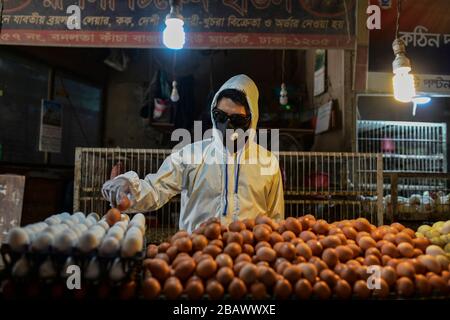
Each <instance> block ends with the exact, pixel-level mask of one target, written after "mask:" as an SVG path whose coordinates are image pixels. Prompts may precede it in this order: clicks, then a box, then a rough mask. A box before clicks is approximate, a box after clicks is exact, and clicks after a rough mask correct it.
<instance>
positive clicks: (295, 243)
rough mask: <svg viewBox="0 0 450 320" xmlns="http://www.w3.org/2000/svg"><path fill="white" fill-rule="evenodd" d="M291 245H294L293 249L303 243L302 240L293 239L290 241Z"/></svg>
mask: <svg viewBox="0 0 450 320" xmlns="http://www.w3.org/2000/svg"><path fill="white" fill-rule="evenodd" d="M291 243H292V244H293V245H294V247H295V246H297V245H298V244H300V243H305V241H303V240H302V239H300V238H295V239H292V240H291Z"/></svg>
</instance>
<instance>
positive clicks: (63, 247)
mask: <svg viewBox="0 0 450 320" xmlns="http://www.w3.org/2000/svg"><path fill="white" fill-rule="evenodd" d="M77 241H78V236H77V234H76V233H75V232H74V231H72V230H67V231H66V232H63V233H60V234H58V235H57V236H56V238H55V249H56V250H57V251H59V252H64V253H67V252H69V251H70V250H71V249H72V248H73V247H75V246H76V244H77Z"/></svg>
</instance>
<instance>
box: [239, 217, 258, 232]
mask: <svg viewBox="0 0 450 320" xmlns="http://www.w3.org/2000/svg"><path fill="white" fill-rule="evenodd" d="M242 222H243V223H244V224H245V227H246V228H247V230H253V228H254V227H255V219H244V220H242Z"/></svg>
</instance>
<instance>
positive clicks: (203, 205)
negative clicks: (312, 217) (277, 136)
mask: <svg viewBox="0 0 450 320" xmlns="http://www.w3.org/2000/svg"><path fill="white" fill-rule="evenodd" d="M225 89H237V90H241V91H243V92H244V93H245V95H246V97H247V101H248V105H249V108H250V112H251V116H252V117H251V123H250V129H253V130H250V135H249V139H248V140H247V142H246V144H247V146H248V149H249V150H251V149H252V148H255V150H256V153H255V154H258V161H257V162H254V163H250V162H249V161H247V162H246V161H241V160H245V159H246V158H247V157H250V156H249V154H251V152H237V153H235V154H233V155H228V156H225V153H223V152H222V151H223V142H222V139H221V137H220V136H219V137H218V138H217V136H216V134H217V131H218V130H213V139H204V140H201V141H197V142H195V143H193V144H190V145H187V146H185V147H183V148H182V149H180V150H179V151H176V152H173V153H172V154H171V155H170V156H169V157H168V158H167V159H166V160H165V161H164V163H163V164H162V166H161V167H160V169H159V170H158V172H157V173H152V174H148V175H147V176H146V177H145V179H140V178H139V176H138V175H137V174H136V173H135V172H127V173H125V174H123V175H121V176H119V177H117V178H120V177H122V178H126V179H128V180H129V181H130V191H131V193H132V194H133V196H134V199H135V204H134V205H133V208H132V209H131V210H132V211H140V212H142V211H151V210H157V209H159V208H161V207H162V206H163V205H165V204H166V203H167V202H169V201H170V199H171V198H172V197H174V196H176V195H178V194H180V195H181V199H180V201H181V203H180V219H179V226H180V229H185V230H187V231H189V232H191V231H193V230H194V229H195V228H196V227H198V226H199V225H200V224H201V223H202V222H204V221H205V220H207V219H208V218H211V217H216V218H219V219H220V220H221V221H222V222H223V223H225V224H228V223H230V222H232V221H233V220H235V219H245V218H255V217H256V216H257V215H260V214H263V215H268V216H270V217H272V218H274V219H282V218H283V217H284V198H283V183H282V179H281V173H280V170H279V164H278V160H277V159H276V157H275V156H274V155H273V154H272V153H270V152H268V151H267V150H266V149H264V148H263V147H261V146H260V145H259V144H257V143H256V142H255V141H254V137H252V135H254V134H255V130H256V126H257V123H258V96H259V93H258V88H257V87H256V84H255V83H254V82H253V80H252V79H250V78H249V77H248V76H246V75H237V76H234V77H232V78H231V79H229V80H228V81H227V82H225V83H224V84H223V86H222V87H221V88H220V89H219V91H218V92H217V93H216V95H215V96H214V99H213V102H212V104H211V110H212V109H213V108H214V107H215V106H216V104H217V97H218V95H219V94H220V92H221V91H223V90H225ZM211 118H212V114H211ZM212 120H213V121H212V122H213V125H214V128H215V121H214V119H213V118H212ZM217 151H219V152H217ZM218 154H220V156H219V157H217V155H218ZM191 158H197V159H198V160H199V161H196V162H195V163H192V162H190V161H188V160H189V159H191ZM225 159H231V161H224V160H225ZM268 168H269V169H270V170H265V169H268ZM117 178H116V179H117ZM169 206H170V204H169ZM163 210H164V209H163ZM170 210H171V209H170V207H169V211H170ZM130 212H131V211H130ZM170 212H172V211H170ZM167 215H169V212H167ZM163 217H164V218H162V220H164V219H166V217H165V216H164V214H163ZM164 221H166V220H164Z"/></svg>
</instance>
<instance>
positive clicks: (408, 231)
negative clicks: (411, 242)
mask: <svg viewBox="0 0 450 320" xmlns="http://www.w3.org/2000/svg"><path fill="white" fill-rule="evenodd" d="M401 232H404V233H406V234H408V235H409V236H410V237H411V238H415V237H416V232H415V231H414V230H413V229H411V228H405V229H403V230H402V231H401Z"/></svg>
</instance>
